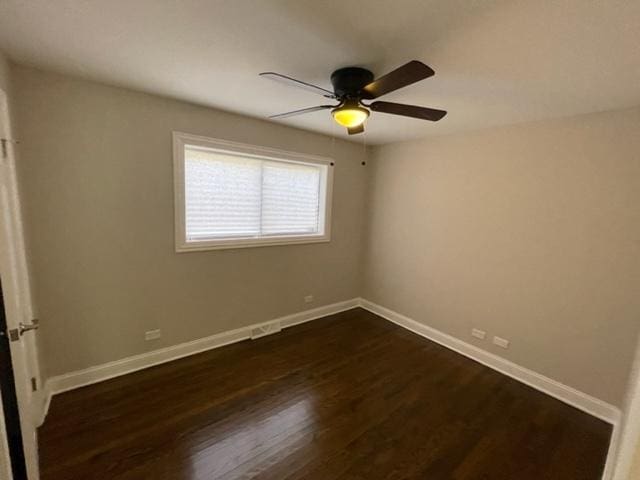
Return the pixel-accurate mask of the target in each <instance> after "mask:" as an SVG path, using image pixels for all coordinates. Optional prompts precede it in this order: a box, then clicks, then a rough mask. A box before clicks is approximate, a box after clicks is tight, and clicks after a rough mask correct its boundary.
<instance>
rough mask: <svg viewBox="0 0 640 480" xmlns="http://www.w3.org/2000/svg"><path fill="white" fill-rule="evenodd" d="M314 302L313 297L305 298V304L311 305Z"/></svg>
mask: <svg viewBox="0 0 640 480" xmlns="http://www.w3.org/2000/svg"><path fill="white" fill-rule="evenodd" d="M311 302H313V295H307V296H305V297H304V303H311Z"/></svg>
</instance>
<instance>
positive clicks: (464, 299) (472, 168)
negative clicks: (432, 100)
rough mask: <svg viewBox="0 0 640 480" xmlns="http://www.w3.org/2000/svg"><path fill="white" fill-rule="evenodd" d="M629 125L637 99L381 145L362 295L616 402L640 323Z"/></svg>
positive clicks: (638, 163) (632, 130) (637, 178)
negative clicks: (608, 108)
mask: <svg viewBox="0 0 640 480" xmlns="http://www.w3.org/2000/svg"><path fill="white" fill-rule="evenodd" d="M450 115H455V112H451V113H450ZM638 132H640V110H638V109H635V110H628V111H621V112H612V113H602V114H593V115H586V116H581V117H573V118H571V119H561V120H553V121H547V122H543V123H534V124H526V125H520V126H512V127H507V128H496V129H491V130H485V131H480V132H474V133H467V134H460V135H451V136H443V137H437V138H432V139H428V140H424V141H417V142H409V143H403V144H396V145H390V146H384V147H380V148H378V149H377V150H376V151H375V159H374V161H373V162H371V163H372V165H371V167H372V181H371V185H370V189H369V190H370V192H371V194H370V200H369V203H368V212H369V222H368V238H369V245H368V248H367V260H366V261H365V265H366V271H365V278H364V295H363V296H364V297H365V298H367V299H368V300H371V301H373V302H376V303H379V304H381V305H383V306H385V307H388V308H391V309H393V310H396V311H398V312H400V313H403V314H405V315H407V316H409V317H411V318H414V319H415V320H418V321H420V322H423V323H425V324H428V325H430V326H432V327H435V328H437V329H439V330H441V331H444V332H446V333H448V334H451V335H454V336H456V337H459V338H461V339H463V340H465V341H468V342H471V343H474V344H476V345H478V346H479V347H481V348H484V349H487V350H490V351H492V352H493V353H495V354H498V355H501V356H504V357H506V358H508V359H509V360H512V361H514V362H516V363H518V364H520V365H523V366H525V367H528V368H530V369H532V370H535V371H537V372H540V373H542V374H544V375H547V376H549V377H551V378H553V379H556V380H558V381H561V382H563V383H565V384H567V385H570V386H573V387H575V388H577V389H579V390H582V391H584V392H587V393H589V394H592V395H594V396H596V397H598V398H601V399H603V400H605V401H608V402H611V403H613V404H615V405H618V406H619V405H620V404H621V402H622V398H623V393H624V389H625V382H626V378H627V375H628V371H629V368H630V365H631V363H632V357H633V351H634V345H635V337H636V334H637V332H638V329H639V328H640V317H639V315H640V313H639V312H640V295H639V294H638V285H640V135H639V134H638ZM472 327H478V328H481V329H484V330H486V331H487V332H488V334H489V336H493V335H499V336H502V337H505V338H507V339H509V340H510V341H511V347H510V348H509V349H508V350H503V349H500V348H499V347H495V346H493V345H491V344H490V342H489V341H481V340H476V339H475V338H472V337H471V336H470V330H471V328H472Z"/></svg>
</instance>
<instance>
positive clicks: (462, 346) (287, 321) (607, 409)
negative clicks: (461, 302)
mask: <svg viewBox="0 0 640 480" xmlns="http://www.w3.org/2000/svg"><path fill="white" fill-rule="evenodd" d="M357 306H361V307H362V308H364V309H366V310H368V311H370V312H372V313H375V314H376V315H378V316H380V317H382V318H385V319H386V320H389V321H391V322H393V323H395V324H397V325H399V326H401V327H403V328H406V329H407V330H410V331H412V332H414V333H416V334H418V335H421V336H423V337H425V338H428V339H429V340H432V341H434V342H436V343H438V344H440V345H443V346H445V347H447V348H449V349H451V350H453V351H455V352H457V353H460V354H462V355H464V356H466V357H468V358H471V359H472V360H475V361H476V362H479V363H482V364H483V365H486V366H487V367H489V368H492V369H494V370H496V371H498V372H500V373H502V374H504V375H507V376H509V377H511V378H514V379H516V380H518V381H520V382H522V383H524V384H526V385H529V386H530V387H533V388H535V389H536V390H539V391H541V392H543V393H546V394H547V395H551V396H552V397H554V398H557V399H558V400H560V401H562V402H564V403H567V404H569V405H571V406H573V407H575V408H578V409H579V410H582V411H584V412H586V413H588V414H590V415H593V416H595V417H597V418H599V419H601V420H604V421H606V422H608V423H611V424H613V425H614V426H616V425H617V424H618V421H619V419H620V410H619V409H618V408H616V407H615V406H613V405H610V404H608V403H606V402H604V401H602V400H600V399H597V398H595V397H592V396H590V395H588V394H586V393H584V392H581V391H579V390H576V389H574V388H572V387H569V386H567V385H564V384H562V383H560V382H558V381H556V380H553V379H551V378H548V377H546V376H544V375H541V374H539V373H536V372H534V371H532V370H529V369H527V368H525V367H522V366H520V365H517V364H515V363H513V362H511V361H509V360H506V359H504V358H502V357H499V356H497V355H494V354H493V353H489V352H487V351H485V350H482V349H480V348H478V347H476V346H474V345H471V344H469V343H467V342H464V341H462V340H460V339H458V338H455V337H453V336H451V335H448V334H446V333H443V332H441V331H439V330H436V329H434V328H432V327H429V326H427V325H425V324H423V323H420V322H417V321H416V320H413V319H411V318H408V317H406V316H404V315H402V314H400V313H397V312H395V311H393V310H390V309H388V308H385V307H382V306H380V305H377V304H375V303H373V302H370V301H368V300H366V299H362V298H355V299H351V300H346V301H343V302H338V303H334V304H331V305H325V306H322V307H318V308H314V309H311V310H306V311H303V312H299V313H294V314H292V315H287V316H284V317H280V318H276V319H273V320H270V321H268V322H262V323H260V324H255V325H249V326H246V327H242V328H238V329H235V330H230V331H227V332H222V333H219V334H216V335H212V336H210V337H205V338H201V339H198V340H194V341H191V342H186V343H181V344H179V345H174V346H171V347H166V348H162V349H159V350H154V351H151V352H147V353H143V354H140V355H135V356H132V357H127V358H123V359H121V360H116V361H113V362H109V363H105V364H102V365H97V366H94V367H90V368H87V369H84V370H78V371H75V372H71V373H67V374H64V375H59V376H56V377H52V378H50V379H49V380H48V381H47V382H46V383H45V387H44V389H43V392H42V396H43V400H42V404H43V406H42V411H41V413H40V415H39V418H38V419H37V421H40V424H41V423H42V422H44V418H45V416H46V413H47V411H48V408H49V403H50V401H51V397H52V396H53V395H56V394H58V393H62V392H66V391H69V390H73V389H76V388H80V387H84V386H86V385H91V384H94V383H98V382H102V381H104V380H108V379H110V378H114V377H118V376H121V375H126V374H127V373H132V372H135V371H138V370H142V369H145V368H149V367H152V366H154V365H159V364H161V363H166V362H170V361H172V360H177V359H179V358H183V357H186V356H189V355H194V354H197V353H200V352H204V351H206V350H211V349H214V348H219V347H222V346H224V345H229V344H231V343H235V342H239V341H242V340H247V339H249V338H251V331H252V329H254V328H256V327H260V326H262V325H265V324H268V323H272V322H280V325H281V327H282V328H283V329H284V328H287V327H291V326H294V325H298V324H301V323H304V322H308V321H311V320H315V319H318V318H322V317H325V316H327V315H332V314H334V313H338V312H342V311H345V310H349V309H352V308H354V307H357ZM36 415H37V414H36Z"/></svg>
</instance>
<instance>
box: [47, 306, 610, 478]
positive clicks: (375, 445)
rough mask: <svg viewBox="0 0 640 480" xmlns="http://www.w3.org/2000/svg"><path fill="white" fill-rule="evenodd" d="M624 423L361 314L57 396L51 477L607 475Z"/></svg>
mask: <svg viewBox="0 0 640 480" xmlns="http://www.w3.org/2000/svg"><path fill="white" fill-rule="evenodd" d="M610 434H611V427H610V426H609V425H607V424H606V423H604V422H602V421H600V420H597V419H595V418H593V417H590V416H589V415H586V414H584V413H581V412H580V411H578V410H575V409H573V408H571V407H569V406H567V405H565V404H563V403H561V402H559V401H557V400H554V399H553V398H551V397H548V396H545V395H543V394H541V393H539V392H537V391H535V390H533V389H531V388H529V387H526V386H525V385H522V384H520V383H518V382H516V381H515V380H512V379H510V378H508V377H505V376H503V375H501V374H499V373H496V372H494V371H492V370H490V369H488V368H486V367H484V366H482V365H480V364H478V363H475V362H473V361H471V360H469V359H467V358H465V357H463V356H460V355H458V354H456V353H454V352H451V351H449V350H447V349H445V348H443V347H440V346H438V345H437V344H435V343H432V342H430V341H427V340H425V339H423V338H421V337H419V336H417V335H414V334H412V333H410V332H407V331H405V330H403V329H401V328H399V327H397V326H395V325H393V324H391V323H389V322H387V321H385V320H382V319H380V318H378V317H376V316H375V315H372V314H370V313H368V312H366V311H364V310H361V309H355V310H350V311H348V312H344V313H341V314H338V315H333V316H331V317H327V318H325V319H322V320H316V321H314V322H311V323H307V324H304V325H300V326H297V327H293V328H290V329H287V330H285V331H283V332H282V333H280V334H277V335H273V336H269V337H265V338H262V339H260V340H256V341H245V342H241V343H238V344H235V345H230V346H227V347H224V348H221V349H218V350H213V351H210V352H206V353H203V354H200V355H196V356H192V357H188V358H185V359H182V360H178V361H175V362H171V363H168V364H165V365H161V366H158V367H154V368H151V369H147V370H144V371H141V372H137V373H133V374H130V375H127V376H124V377H120V378H117V379H114V380H110V381H107V382H103V383H100V384H98V385H94V386H90V387H85V388H82V389H79V390H75V391H72V392H69V393H66V394H62V395H59V396H56V397H54V399H53V402H52V405H51V410H50V412H49V416H48V418H47V421H46V423H45V424H44V426H43V427H42V428H41V430H40V447H41V462H42V479H43V480H71V479H83V480H101V479H109V480H132V479H150V480H165V479H172V480H187V479H189V480H195V479H197V480H205V479H206V480H213V479H225V480H227V479H260V480H267V479H269V480H299V479H308V480H332V479H343V480H355V479H367V480H374V479H394V480H399V479H421V480H423V479H425V480H426V479H428V480H444V479H456V480H463V479H464V480H469V479H477V480H480V479H482V480H501V479H509V480H529V479H530V480H555V479H571V480H596V479H599V478H600V476H601V473H602V470H603V464H604V461H605V456H606V452H607V446H608V443H609V437H610Z"/></svg>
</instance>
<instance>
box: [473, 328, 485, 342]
mask: <svg viewBox="0 0 640 480" xmlns="http://www.w3.org/2000/svg"><path fill="white" fill-rule="evenodd" d="M471 335H472V336H474V337H476V338H479V339H480V340H484V338H485V337H486V336H487V332H485V331H484V330H480V329H479V328H472V329H471Z"/></svg>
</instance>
